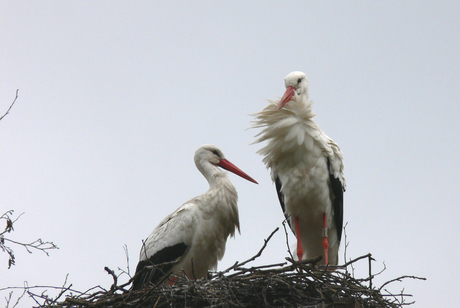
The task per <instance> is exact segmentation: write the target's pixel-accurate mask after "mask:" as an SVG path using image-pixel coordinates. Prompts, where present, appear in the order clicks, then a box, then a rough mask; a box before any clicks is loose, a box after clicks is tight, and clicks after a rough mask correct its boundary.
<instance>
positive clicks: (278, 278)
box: [28, 228, 425, 308]
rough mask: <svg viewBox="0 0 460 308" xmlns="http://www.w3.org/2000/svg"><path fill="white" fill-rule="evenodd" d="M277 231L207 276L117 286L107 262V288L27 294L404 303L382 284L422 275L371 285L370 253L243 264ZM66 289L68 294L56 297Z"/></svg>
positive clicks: (196, 303) (85, 303)
mask: <svg viewBox="0 0 460 308" xmlns="http://www.w3.org/2000/svg"><path fill="white" fill-rule="evenodd" d="M276 231H278V228H277V229H276V230H275V231H273V232H272V234H271V235H270V236H269V237H268V238H267V239H266V240H265V243H264V245H263V247H262V248H261V249H260V251H259V252H258V253H257V254H256V255H255V256H254V257H252V258H250V259H248V260H246V261H244V262H242V263H239V262H236V263H235V264H234V265H233V266H231V267H229V268H228V269H226V270H224V271H222V272H214V273H210V274H209V275H208V277H206V278H202V279H198V280H193V279H188V278H187V277H184V276H175V277H174V283H173V284H171V285H170V284H165V283H161V282H160V283H158V284H157V285H155V286H148V287H145V288H144V289H142V290H139V291H132V292H130V290H129V285H130V284H131V282H132V280H133V278H131V279H130V280H129V281H128V282H127V283H125V284H121V285H118V283H117V280H118V276H117V275H116V274H115V273H114V272H113V271H112V270H110V269H109V268H107V267H106V268H105V270H106V271H107V272H108V273H109V274H110V275H111V276H112V277H113V280H114V283H113V284H112V286H111V287H110V289H109V290H105V289H103V288H102V287H100V286H98V287H96V288H92V289H90V290H88V291H87V292H84V293H80V292H75V291H74V290H71V289H70V286H69V287H68V288H65V287H62V291H61V293H60V294H59V296H58V297H57V298H55V299H50V298H48V297H47V296H43V294H42V295H37V294H31V292H30V291H29V292H28V293H29V295H30V296H32V297H34V299H35V301H36V302H37V303H39V301H38V299H41V300H42V301H43V300H44V303H43V304H39V305H40V307H158V308H160V307H310V308H319V307H342V308H364V307H402V306H404V305H411V304H413V303H414V302H406V298H407V297H411V295H410V294H403V293H402V292H401V293H399V294H391V293H389V292H388V291H387V290H386V289H384V288H385V286H387V285H388V284H390V283H392V282H394V281H401V280H403V279H407V278H409V279H421V280H425V278H420V277H415V276H401V277H398V278H396V279H393V280H390V281H388V282H386V283H384V284H383V285H382V286H380V287H374V286H372V279H373V278H374V276H375V275H373V274H371V268H370V264H371V261H372V260H373V258H372V256H371V255H370V254H368V255H364V256H361V257H359V258H356V259H354V260H352V261H349V262H347V263H346V264H344V265H342V266H336V267H332V266H329V267H325V266H319V265H317V263H318V262H319V261H320V260H321V257H318V258H315V259H310V260H303V261H300V262H298V261H297V262H296V261H293V259H292V258H286V260H287V262H285V263H278V264H271V265H264V266H254V267H245V265H246V264H247V263H249V262H251V261H253V260H255V259H256V258H258V257H259V256H260V255H261V254H262V251H263V250H264V249H265V247H266V245H267V243H268V241H269V240H270V238H271V237H272V236H273V234H274V233H275V232H276ZM291 257H292V256H291ZM366 259H367V260H368V262H369V277H367V278H361V279H358V278H354V277H353V276H352V275H351V274H350V272H349V271H348V270H347V269H348V267H349V266H351V267H352V268H353V264H354V263H356V262H358V261H360V260H366ZM377 275H378V274H377ZM96 289H98V290H96ZM66 292H70V294H71V295H67V296H66V298H65V300H63V301H61V302H59V298H61V297H62V295H63V294H65V293H66ZM90 292H93V293H92V294H90ZM73 293H78V294H76V295H75V294H73ZM384 293H385V294H384ZM61 300H62V299H61Z"/></svg>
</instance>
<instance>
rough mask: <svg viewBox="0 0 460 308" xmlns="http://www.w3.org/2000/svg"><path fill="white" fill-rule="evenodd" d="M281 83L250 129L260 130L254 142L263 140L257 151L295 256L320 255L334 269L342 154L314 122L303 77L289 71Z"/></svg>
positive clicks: (340, 213) (342, 187)
mask: <svg viewBox="0 0 460 308" xmlns="http://www.w3.org/2000/svg"><path fill="white" fill-rule="evenodd" d="M284 82H285V85H286V92H285V93H284V95H283V97H282V98H281V100H280V101H269V102H270V104H269V105H268V106H267V107H265V108H264V109H263V110H262V111H260V112H258V113H256V114H254V116H255V117H256V120H255V121H254V124H253V127H258V128H264V129H263V130H262V131H261V132H260V133H259V134H257V135H256V137H257V140H256V142H263V141H268V143H267V145H266V146H265V147H263V148H262V149H260V150H259V151H258V152H257V153H259V154H261V155H263V156H264V158H263V162H264V163H265V165H266V167H267V168H270V170H271V176H272V180H273V182H275V185H276V190H277V193H278V198H279V201H280V203H281V207H282V209H283V212H284V215H285V216H286V218H287V221H288V223H289V225H290V226H291V229H292V232H294V234H295V235H296V238H297V248H296V252H295V254H297V258H298V259H299V260H302V259H305V258H314V257H317V256H319V255H322V256H323V261H322V263H323V264H325V265H327V264H329V265H337V263H338V249H339V245H340V238H341V236H342V224H343V192H344V191H345V178H344V176H343V168H344V165H343V156H342V151H341V150H340V148H339V146H338V145H337V144H336V143H335V142H334V141H333V140H332V139H331V138H329V137H328V136H327V135H326V134H325V133H324V132H323V131H322V130H321V129H320V128H319V127H318V125H317V124H316V123H315V122H314V121H313V117H314V116H315V114H314V113H313V112H312V104H313V102H312V101H311V100H309V99H308V81H307V77H306V75H305V74H304V73H302V72H292V73H290V74H289V75H287V76H286V78H285V79H284Z"/></svg>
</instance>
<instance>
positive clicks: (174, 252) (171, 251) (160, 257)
mask: <svg viewBox="0 0 460 308" xmlns="http://www.w3.org/2000/svg"><path fill="white" fill-rule="evenodd" d="M187 248H188V246H187V245H185V244H184V243H179V244H176V245H173V246H170V247H165V248H163V249H162V250H160V251H158V252H157V253H156V254H154V255H153V256H151V257H150V258H149V259H148V260H143V261H139V263H138V264H137V267H136V274H137V273H139V272H140V271H142V270H143V269H144V268H145V267H146V266H152V265H153V266H152V268H151V269H148V270H145V271H144V272H143V273H142V274H140V275H138V276H137V277H135V279H134V281H133V287H132V290H140V289H142V287H144V286H145V285H146V284H148V283H150V284H156V283H158V282H159V281H160V279H161V278H163V277H164V276H165V275H167V274H169V270H171V268H172V266H173V265H174V264H173V263H167V262H173V261H176V260H177V259H178V258H180V257H181V256H183V255H184V253H185V251H186V250H187ZM164 263H167V264H164Z"/></svg>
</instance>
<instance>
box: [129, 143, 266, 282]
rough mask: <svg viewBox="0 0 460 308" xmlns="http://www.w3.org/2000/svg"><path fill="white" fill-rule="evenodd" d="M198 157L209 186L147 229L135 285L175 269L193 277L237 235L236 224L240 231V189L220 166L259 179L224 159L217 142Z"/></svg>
mask: <svg viewBox="0 0 460 308" xmlns="http://www.w3.org/2000/svg"><path fill="white" fill-rule="evenodd" d="M194 159H195V165H196V167H197V168H198V170H200V172H201V173H202V174H203V175H204V177H205V178H206V180H208V183H209V190H208V191H207V192H206V193H204V194H202V195H201V196H198V197H195V198H193V199H191V200H189V201H187V202H186V203H184V204H183V205H182V206H180V207H179V208H178V209H177V210H175V211H174V212H173V213H172V214H170V215H168V216H167V217H166V218H165V219H163V220H162V221H161V222H160V224H159V225H158V226H157V227H156V228H155V230H153V232H152V233H151V234H150V235H149V237H148V238H147V240H146V241H145V242H144V245H143V247H142V248H141V252H140V256H139V263H138V264H137V268H136V273H139V272H141V271H142V270H143V269H144V268H145V267H148V268H147V269H144V270H143V272H142V273H140V274H139V275H138V276H136V277H135V279H134V281H133V287H132V289H133V290H139V289H141V288H142V287H143V286H145V285H147V284H149V283H150V284H156V283H158V282H159V281H160V280H161V279H163V278H164V277H165V276H167V275H169V274H171V273H174V274H182V273H185V274H186V275H187V277H189V278H190V279H199V278H201V277H203V276H205V275H206V274H207V272H208V270H210V269H214V268H216V266H217V261H218V260H221V259H222V257H223V255H224V252H225V243H226V241H227V237H228V236H229V235H232V236H234V235H235V227H236V228H237V229H238V232H239V231H240V224H239V218H238V206H237V200H238V195H237V192H236V189H235V187H234V186H233V185H232V183H231V182H230V180H229V178H228V177H227V175H226V173H225V172H224V171H222V170H221V169H219V168H218V167H221V168H223V169H226V170H228V171H230V172H233V173H235V174H236V175H239V176H241V177H242V178H244V179H246V180H248V181H251V182H253V183H256V184H257V182H256V181H255V180H254V179H252V178H251V177H250V176H249V175H247V174H246V173H244V172H243V171H241V170H240V169H239V168H238V167H236V166H235V165H233V164H232V163H231V162H229V161H228V160H227V159H225V157H224V154H223V153H222V151H221V150H220V149H219V148H218V147H216V146H215V145H210V144H206V145H203V146H201V147H200V148H198V150H197V151H196V152H195V158H194ZM167 262H169V263H167ZM164 263H166V264H164Z"/></svg>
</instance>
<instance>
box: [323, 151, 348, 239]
mask: <svg viewBox="0 0 460 308" xmlns="http://www.w3.org/2000/svg"><path fill="white" fill-rule="evenodd" d="M327 170H328V171H329V179H330V182H331V187H332V192H333V194H334V204H333V208H334V221H335V227H336V229H337V238H338V240H339V243H340V239H341V238H342V228H343V192H344V189H343V185H342V182H340V180H339V179H338V178H336V177H334V174H333V172H331V162H330V160H329V158H328V159H327Z"/></svg>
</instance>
